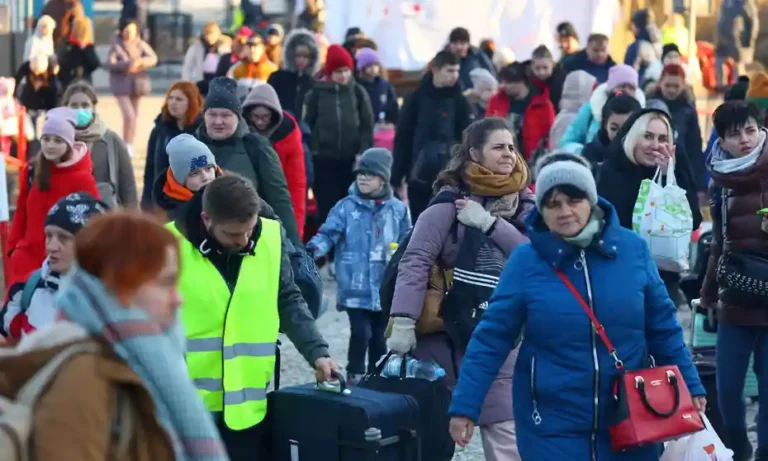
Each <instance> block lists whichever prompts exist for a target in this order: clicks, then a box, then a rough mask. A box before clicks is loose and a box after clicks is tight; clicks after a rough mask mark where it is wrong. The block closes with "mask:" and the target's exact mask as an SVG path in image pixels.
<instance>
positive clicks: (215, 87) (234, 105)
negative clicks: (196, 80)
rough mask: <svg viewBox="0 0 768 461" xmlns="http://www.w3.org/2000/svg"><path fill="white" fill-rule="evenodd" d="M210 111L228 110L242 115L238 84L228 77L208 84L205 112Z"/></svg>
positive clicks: (218, 78)
mask: <svg viewBox="0 0 768 461" xmlns="http://www.w3.org/2000/svg"><path fill="white" fill-rule="evenodd" d="M208 109H227V110H230V111H232V112H234V113H235V114H236V115H238V116H239V115H240V112H242V109H243V107H242V104H241V103H240V98H239V97H238V96H237V82H236V81H234V80H232V79H231V78H227V77H216V78H214V79H213V80H211V82H210V83H209V84H208V95H207V96H206V97H205V106H204V107H203V111H206V110H208Z"/></svg>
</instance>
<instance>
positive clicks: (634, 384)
mask: <svg viewBox="0 0 768 461" xmlns="http://www.w3.org/2000/svg"><path fill="white" fill-rule="evenodd" d="M555 272H556V273H557V276H558V277H560V279H561V280H562V281H563V283H564V284H565V286H566V287H568V290H569V291H570V292H571V294H573V296H574V297H575V298H576V300H577V301H578V302H579V305H580V306H581V308H582V309H584V313H586V314H587V316H588V317H589V320H590V321H591V322H592V327H593V328H594V329H595V333H597V335H598V336H599V337H600V339H601V340H602V341H603V344H605V347H606V348H607V349H608V353H609V354H610V355H611V357H613V360H614V363H615V365H616V370H617V372H618V373H617V376H616V379H615V381H614V383H613V392H612V394H613V395H612V397H613V399H612V401H611V404H610V412H609V416H608V419H609V421H608V430H609V432H610V435H611V448H612V449H613V451H622V450H627V449H630V448H636V447H640V446H643V445H650V444H654V443H660V442H664V441H667V440H672V439H676V438H679V437H682V436H684V435H688V434H692V433H694V432H698V431H700V430H703V429H704V422H703V421H702V419H701V415H700V414H699V411H698V410H697V409H696V407H695V406H694V405H693V399H692V398H691V394H690V392H689V391H688V387H687V386H686V385H685V381H684V380H683V377H682V375H681V374H680V370H679V369H678V368H677V365H667V366H660V367H653V368H643V369H640V370H636V371H628V370H626V369H624V362H622V361H621V360H620V359H619V357H618V354H617V352H616V348H615V347H613V343H611V340H610V339H608V335H607V334H606V333H605V328H604V327H603V325H602V324H601V323H600V322H599V321H598V320H597V317H595V314H594V312H592V309H591V308H590V307H589V304H587V302H586V301H585V300H584V298H583V297H582V296H581V294H580V293H579V291H578V290H577V289H576V287H575V286H573V283H571V281H570V280H568V277H567V276H566V275H565V274H564V273H563V272H561V271H559V270H557V269H555Z"/></svg>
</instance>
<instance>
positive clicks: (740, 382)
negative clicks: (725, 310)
mask: <svg viewBox="0 0 768 461" xmlns="http://www.w3.org/2000/svg"><path fill="white" fill-rule="evenodd" d="M752 352H754V354H755V364H754V370H755V374H756V375H757V383H758V393H759V395H761V396H768V327H749V326H747V327H743V326H736V325H727V324H724V323H720V324H719V325H718V327H717V352H716V354H717V356H716V358H717V403H718V405H719V407H720V413H721V414H722V416H723V422H724V424H725V427H726V431H727V434H726V437H727V438H728V439H729V442H730V443H728V447H729V448H731V449H732V450H734V451H736V452H737V454H738V452H739V451H740V447H741V446H743V445H744V444H745V443H744V442H745V441H747V443H748V438H747V422H746V404H745V401H744V380H745V377H746V374H747V367H748V366H749V358H750V355H751V354H752ZM763 410H764V409H763V408H760V411H759V412H758V418H757V445H758V447H759V449H762V450H767V449H768V405H766V406H765V410H766V411H763ZM735 459H736V458H735Z"/></svg>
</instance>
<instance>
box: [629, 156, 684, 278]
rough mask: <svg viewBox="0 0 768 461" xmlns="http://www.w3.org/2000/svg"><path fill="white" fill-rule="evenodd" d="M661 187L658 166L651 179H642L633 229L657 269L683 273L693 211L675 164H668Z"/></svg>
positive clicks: (634, 212)
mask: <svg viewBox="0 0 768 461" xmlns="http://www.w3.org/2000/svg"><path fill="white" fill-rule="evenodd" d="M666 176H667V185H666V186H662V185H661V184H662V180H663V178H662V174H661V167H659V168H657V169H656V174H655V175H654V176H653V179H644V180H643V181H642V182H641V183H640V190H639V192H638V195H637V201H636V202H635V209H634V211H633V212H632V228H633V229H634V231H635V232H637V233H638V234H639V235H640V236H641V237H642V238H643V240H645V241H646V243H647V244H648V247H649V248H650V249H651V257H653V260H654V261H655V262H656V266H657V267H658V268H659V270H664V271H669V272H683V271H686V270H688V268H689V259H688V256H689V253H690V244H691V234H692V232H693V213H692V212H691V206H690V204H689V203H688V197H687V196H686V193H685V190H684V189H681V188H680V187H678V186H677V179H676V178H675V163H674V160H673V159H670V161H669V166H668V167H667V175H666Z"/></svg>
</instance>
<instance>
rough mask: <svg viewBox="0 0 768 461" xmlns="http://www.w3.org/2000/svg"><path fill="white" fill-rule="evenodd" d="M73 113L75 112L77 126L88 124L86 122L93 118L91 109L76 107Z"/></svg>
mask: <svg viewBox="0 0 768 461" xmlns="http://www.w3.org/2000/svg"><path fill="white" fill-rule="evenodd" d="M75 113H76V114H77V127H78V128H82V127H84V126H88V124H89V123H91V121H92V120H93V110H91V109H77V110H75Z"/></svg>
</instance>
